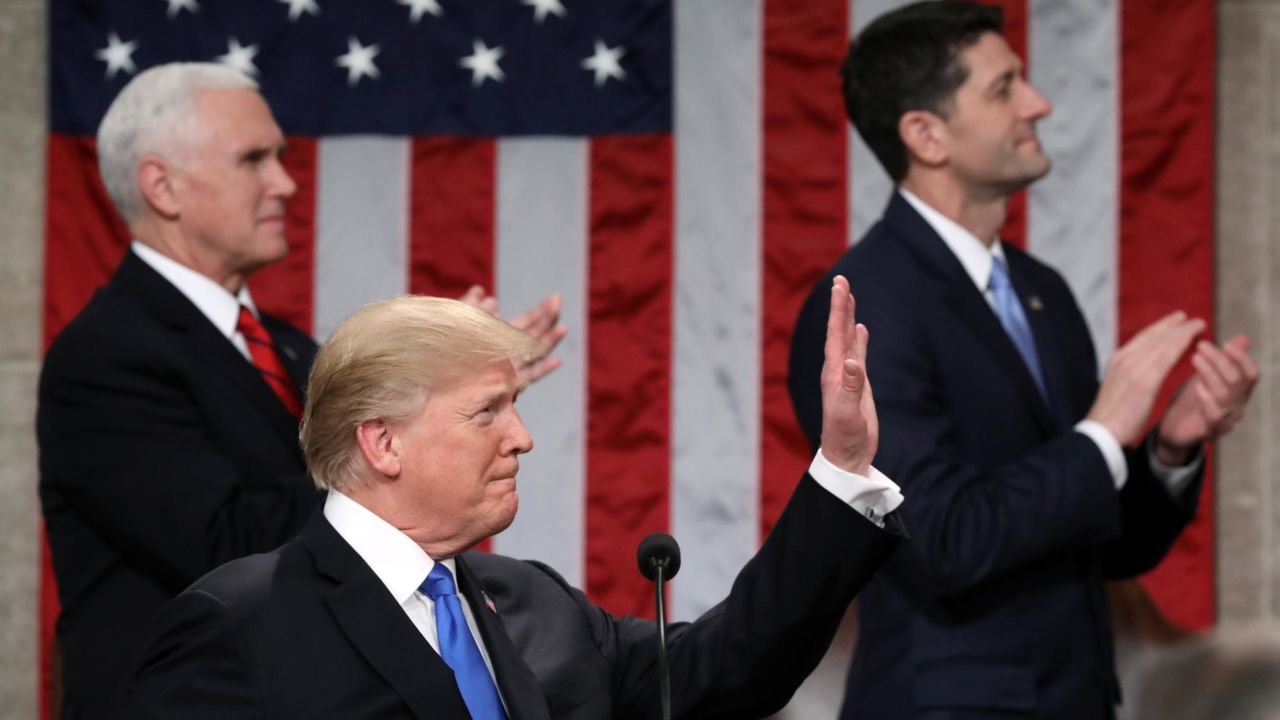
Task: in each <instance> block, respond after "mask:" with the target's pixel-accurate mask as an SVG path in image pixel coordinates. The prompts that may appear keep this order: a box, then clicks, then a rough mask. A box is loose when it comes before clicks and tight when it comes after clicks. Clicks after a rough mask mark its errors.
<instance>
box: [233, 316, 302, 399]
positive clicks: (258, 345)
mask: <svg viewBox="0 0 1280 720" xmlns="http://www.w3.org/2000/svg"><path fill="white" fill-rule="evenodd" d="M236 330H239V331H240V334H241V335H243V336H244V341H245V344H246V345H248V346H249V356H250V357H252V358H253V366H254V367H256V368H258V372H260V373H262V379H263V380H266V381H267V384H268V385H270V386H271V389H272V390H273V391H274V392H275V394H276V397H278V398H280V402H282V403H284V407H285V409H286V410H288V411H289V412H290V413H291V414H292V415H293V416H294V417H295V418H296V417H301V416H302V401H301V400H300V399H299V398H298V391H297V389H296V388H294V387H293V381H292V380H290V379H289V373H288V372H286V371H285V369H284V363H282V362H280V356H279V355H277V354H276V348H275V345H273V344H272V342H271V336H270V335H268V334H267V329H266V328H264V327H262V323H260V322H258V318H256V317H254V316H253V313H252V312H250V311H249V308H247V307H245V306H244V305H241V306H240V321H239V322H237V323H236Z"/></svg>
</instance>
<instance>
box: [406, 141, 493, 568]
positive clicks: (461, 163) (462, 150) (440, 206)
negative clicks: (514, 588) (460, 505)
mask: <svg viewBox="0 0 1280 720" xmlns="http://www.w3.org/2000/svg"><path fill="white" fill-rule="evenodd" d="M412 152H413V155H412V158H411V159H410V169H409V187H410V190H409V193H410V195H409V197H410V203H409V292H411V293H417V294H420V295H439V296H442V297H458V296H460V295H462V294H463V293H464V292H466V291H467V288H469V287H471V286H472V285H476V284H479V285H483V286H484V287H485V288H486V289H487V290H488V291H489V292H493V288H494V277H493V272H494V271H493V268H494V262H493V243H494V223H495V220H494V218H495V217H497V216H496V215H495V203H496V199H495V197H496V194H497V189H496V162H497V160H496V152H495V145H494V141H493V140H489V139H485V138H464V137H423V138H415V139H414V141H413V151H412ZM492 546H493V544H492V541H491V540H484V541H483V542H481V543H480V544H479V545H477V546H476V549H478V550H489V549H491V548H492Z"/></svg>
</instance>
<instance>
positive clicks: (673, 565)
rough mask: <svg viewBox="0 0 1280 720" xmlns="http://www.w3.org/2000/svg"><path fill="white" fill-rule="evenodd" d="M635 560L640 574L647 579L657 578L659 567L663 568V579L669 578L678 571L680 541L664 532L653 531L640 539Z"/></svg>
mask: <svg viewBox="0 0 1280 720" xmlns="http://www.w3.org/2000/svg"><path fill="white" fill-rule="evenodd" d="M636 562H637V563H638V564H639V565H640V574H641V575H644V576H645V577H646V578H648V579H649V580H656V579H657V577H658V569H659V568H662V569H663V573H662V577H663V579H664V580H670V579H671V578H673V577H675V576H676V573H677V572H679V571H680V543H678V542H676V539H675V538H673V537H671V536H670V535H668V534H666V533H653V534H651V535H649V537H646V538H645V539H643V540H641V541H640V547H638V548H636Z"/></svg>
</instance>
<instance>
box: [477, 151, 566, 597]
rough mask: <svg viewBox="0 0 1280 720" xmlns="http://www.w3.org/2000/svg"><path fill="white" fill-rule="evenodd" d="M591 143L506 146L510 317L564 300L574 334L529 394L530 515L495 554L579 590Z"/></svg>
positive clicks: (523, 401)
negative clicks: (546, 570)
mask: <svg viewBox="0 0 1280 720" xmlns="http://www.w3.org/2000/svg"><path fill="white" fill-rule="evenodd" d="M588 147H589V146H588V143H587V141H586V140H581V139H576V138H575V139H560V138H525V139H507V140H501V141H499V142H498V157H497V166H498V167H497V178H498V181H497V182H498V185H497V206H498V207H497V215H498V217H497V231H496V232H497V238H496V243H497V246H496V249H495V250H496V252H495V255H496V265H497V266H496V269H495V275H496V284H497V297H498V300H499V302H500V303H501V308H502V311H503V312H504V313H505V314H507V315H513V314H518V313H521V312H524V311H525V310H526V309H528V308H530V307H532V306H533V305H534V304H535V303H537V302H538V301H539V300H541V299H542V298H544V297H546V296H547V295H549V294H551V293H553V292H558V293H560V294H561V298H562V303H563V304H562V306H561V319H562V321H563V322H564V323H565V324H566V325H567V326H568V327H569V335H568V337H566V338H565V340H564V342H563V343H561V345H560V349H559V351H558V352H557V353H556V354H557V355H558V356H559V357H560V359H561V361H562V363H563V364H562V365H561V366H560V368H559V369H558V370H556V371H555V372H553V373H552V374H551V375H548V376H546V377H545V378H543V379H542V380H540V381H538V382H537V383H536V384H534V385H532V386H531V387H530V388H529V389H528V390H526V391H525V393H524V394H523V395H522V396H521V398H520V403H519V408H520V415H521V416H522V417H523V418H524V422H525V425H526V426H527V427H528V428H529V432H530V433H531V434H532V435H533V438H534V449H533V452H531V453H529V454H528V455H526V456H524V457H523V458H521V461H520V479H519V493H520V512H519V514H518V515H517V516H516V522H515V523H514V524H513V525H512V526H511V527H510V528H509V529H508V530H507V531H506V532H504V533H502V534H501V535H499V536H497V537H496V538H495V539H494V550H495V551H497V552H500V553H503V554H506V555H511V556H514V557H520V558H530V559H537V560H542V561H544V562H546V563H548V564H550V565H551V566H552V567H554V568H555V569H556V570H557V571H559V572H560V573H561V574H563V575H564V576H565V578H566V579H567V580H568V581H569V582H570V583H573V584H574V585H577V586H581V585H582V584H583V582H584V580H585V571H584V562H585V560H584V558H585V547H584V545H583V543H584V541H585V535H584V533H585V530H584V527H585V522H586V470H585V465H586V456H585V452H586V448H585V446H584V443H583V438H584V437H585V436H586V404H587V401H586V377H587V374H586V347H587V337H586V332H587V312H586V299H585V298H586V287H587V250H586V248H587V174H588V173H587V165H588V162H589V159H588Z"/></svg>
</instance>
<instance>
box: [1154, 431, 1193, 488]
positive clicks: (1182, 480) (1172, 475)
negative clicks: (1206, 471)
mask: <svg viewBox="0 0 1280 720" xmlns="http://www.w3.org/2000/svg"><path fill="white" fill-rule="evenodd" d="M1151 437H1152V438H1153V439H1151V440H1148V441H1147V460H1148V462H1149V463H1150V465H1151V474H1152V475H1155V476H1156V477H1158V478H1160V482H1162V483H1164V486H1165V488H1166V489H1168V490H1169V494H1170V495H1172V496H1173V497H1175V498H1180V497H1182V491H1183V490H1186V489H1187V486H1188V485H1190V484H1191V481H1192V480H1194V479H1195V477H1196V472H1197V471H1199V470H1200V466H1201V465H1203V464H1204V448H1203V447H1201V448H1200V450H1199V451H1198V452H1197V453H1196V456H1195V457H1194V458H1192V459H1191V462H1189V463H1187V464H1186V465H1182V466H1179V467H1170V466H1168V465H1165V464H1164V463H1162V462H1160V458H1158V457H1156V448H1155V440H1154V438H1155V435H1154V434H1153V435H1152V436H1151Z"/></svg>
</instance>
